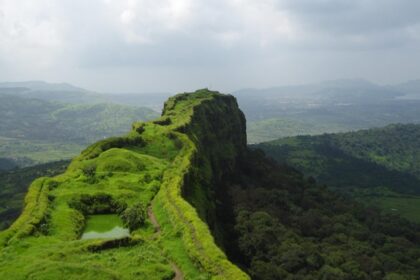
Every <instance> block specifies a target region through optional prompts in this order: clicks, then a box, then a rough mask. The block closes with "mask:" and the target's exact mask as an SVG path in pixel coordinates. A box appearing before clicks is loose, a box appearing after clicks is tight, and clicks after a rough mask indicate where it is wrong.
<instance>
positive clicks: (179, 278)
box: [147, 205, 184, 280]
mask: <svg viewBox="0 0 420 280" xmlns="http://www.w3.org/2000/svg"><path fill="white" fill-rule="evenodd" d="M147 216H148V217H149V220H150V222H151V223H152V225H153V227H154V228H155V237H156V235H159V234H160V232H161V229H160V225H159V222H158V221H157V219H156V216H155V213H153V209H152V206H151V205H150V206H149V207H147ZM169 263H170V265H171V267H172V269H173V270H174V272H175V276H174V278H173V280H184V276H183V275H182V271H181V269H179V267H178V266H177V265H176V264H175V263H174V262H172V261H170V262H169Z"/></svg>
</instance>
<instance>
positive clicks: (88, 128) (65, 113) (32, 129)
mask: <svg viewBox="0 0 420 280" xmlns="http://www.w3.org/2000/svg"><path fill="white" fill-rule="evenodd" d="M156 116H157V114H156V113H155V111H153V110H151V109H148V108H144V107H130V106H123V105H117V104H106V103H101V104H84V105H82V104H65V103H57V102H49V101H45V100H42V99H33V98H25V97H21V96H15V95H10V94H0V144H1V145H0V158H3V159H9V160H10V159H12V160H13V161H14V163H15V164H16V165H19V166H28V165H32V164H35V163H40V162H48V161H52V160H60V159H65V158H71V157H73V156H74V155H76V154H77V153H79V152H80V151H81V150H82V149H83V147H84V146H85V145H87V144H89V143H92V142H94V141H96V140H99V139H103V138H105V137H109V136H112V135H118V134H122V133H123V132H124V131H126V129H127V128H128V127H129V125H130V124H131V123H132V122H134V121H139V120H148V119H151V118H154V117H156Z"/></svg>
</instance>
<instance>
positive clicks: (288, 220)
mask: <svg viewBox="0 0 420 280" xmlns="http://www.w3.org/2000/svg"><path fill="white" fill-rule="evenodd" d="M238 178H240V179H238ZM227 197H228V198H226V197H225V198H224V201H225V203H224V204H223V205H225V206H226V207H225V208H223V207H222V208H220V209H219V210H220V212H219V215H220V216H219V217H220V219H222V220H223V221H224V225H225V228H226V229H227V232H229V233H230V234H228V236H229V237H230V238H228V239H227V240H225V243H224V246H225V247H226V248H227V252H228V254H229V255H230V256H231V258H232V259H233V260H235V261H236V262H237V263H238V264H240V265H241V266H243V267H245V268H246V270H247V271H248V272H249V274H250V275H251V277H252V278H253V279H264V280H267V279H349V280H350V279H417V277H418V275H420V270H419V262H418V260H419V257H420V235H419V232H420V227H419V226H418V225H415V224H412V223H410V222H408V221H406V220H403V219H400V218H399V217H398V216H395V215H391V214H383V213H381V211H380V210H379V209H376V208H374V207H366V206H364V205H363V204H360V203H357V202H355V201H354V200H353V199H351V198H348V197H347V198H346V197H344V196H341V195H339V194H337V193H334V192H332V191H330V190H328V189H327V188H325V187H323V186H320V185H318V184H317V183H316V182H315V180H314V179H313V178H309V179H305V178H304V176H303V175H302V174H301V173H299V172H298V171H296V170H294V169H292V168H290V167H287V166H285V165H279V164H277V163H275V162H274V161H273V160H270V159H267V158H265V157H264V155H263V153H262V152H260V151H258V150H257V151H254V152H249V153H248V154H247V156H246V158H245V159H244V160H243V161H242V166H241V168H240V169H239V170H238V171H237V174H236V175H235V176H233V177H232V181H231V183H230V186H229V195H228V196H227ZM220 199H222V200H223V198H220ZM227 211H230V212H231V213H232V214H233V215H232V216H230V217H228V215H226V212H227Z"/></svg>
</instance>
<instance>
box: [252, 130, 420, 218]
mask: <svg viewBox="0 0 420 280" xmlns="http://www.w3.org/2000/svg"><path fill="white" fill-rule="evenodd" d="M254 147H257V148H260V149H262V150H264V151H265V152H266V154H267V155H269V156H271V157H273V158H274V159H276V160H277V161H278V162H281V163H286V164H289V165H290V166H293V167H294V168H296V169H298V170H300V171H301V172H303V173H304V174H305V175H306V176H307V177H308V176H313V177H314V178H315V179H316V180H317V181H318V182H320V183H322V184H326V185H328V186H329V187H330V188H334V189H337V190H339V191H341V192H343V191H344V192H347V193H350V194H351V195H352V196H354V197H359V198H361V199H362V200H364V201H366V202H370V203H373V204H377V205H378V206H383V207H384V208H386V209H387V210H390V211H393V212H398V213H400V214H402V215H403V216H405V217H406V218H409V219H411V220H413V221H418V222H420V204H419V201H420V200H419V198H420V197H419V194H420V154H419V153H420V152H419V147H420V125H414V124H407V125H401V124H398V125H390V126H386V127H384V128H376V129H369V130H361V131H356V132H348V133H339V134H324V135H319V136H297V137H288V138H282V139H278V140H275V141H272V142H267V143H262V144H259V145H255V146H254Z"/></svg>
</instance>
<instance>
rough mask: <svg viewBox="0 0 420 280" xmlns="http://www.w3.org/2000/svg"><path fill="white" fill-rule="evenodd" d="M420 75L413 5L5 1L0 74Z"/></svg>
mask: <svg viewBox="0 0 420 280" xmlns="http://www.w3.org/2000/svg"><path fill="white" fill-rule="evenodd" d="M356 77H361V78H366V79H369V80H371V81H374V82H378V83H383V84H388V83H396V82H399V81H404V80H410V79H420V1H418V0H206V1H204V0H0V80H2V81H20V80H46V81H51V82H69V83H72V84H75V85H79V86H82V87H85V88H88V89H92V90H96V91H103V92H147V91H170V92H177V91H186V90H192V89H195V88H202V87H209V88H211V89H219V90H222V91H232V90H235V89H239V88H244V87H270V86H276V85H284V84H296V83H307V82H316V81H321V80H330V79H338V78H356Z"/></svg>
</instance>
